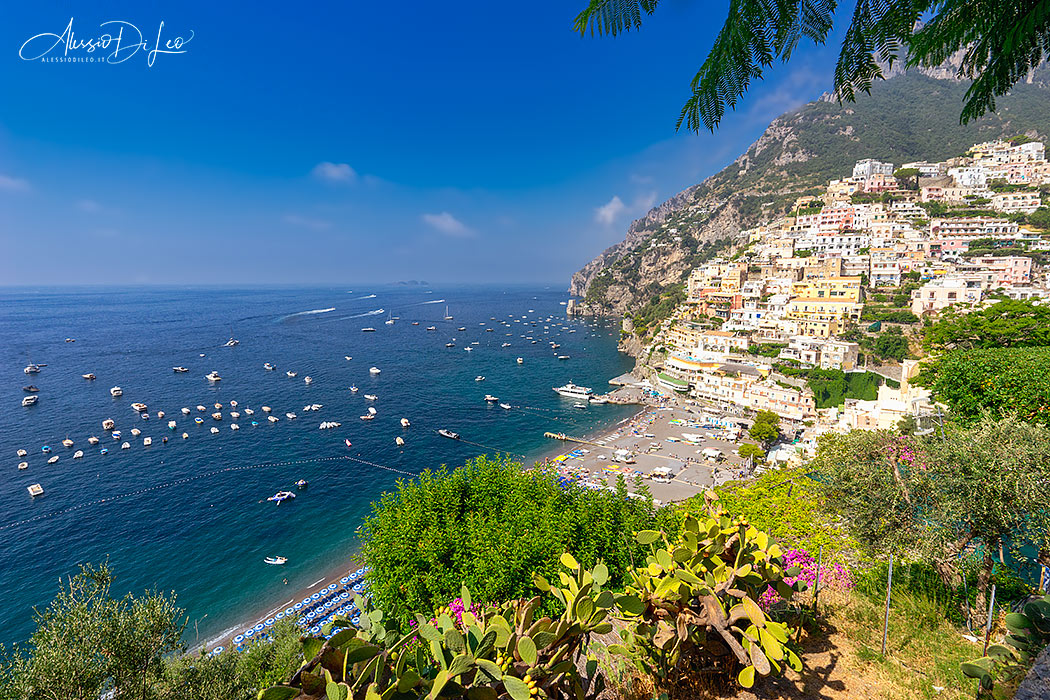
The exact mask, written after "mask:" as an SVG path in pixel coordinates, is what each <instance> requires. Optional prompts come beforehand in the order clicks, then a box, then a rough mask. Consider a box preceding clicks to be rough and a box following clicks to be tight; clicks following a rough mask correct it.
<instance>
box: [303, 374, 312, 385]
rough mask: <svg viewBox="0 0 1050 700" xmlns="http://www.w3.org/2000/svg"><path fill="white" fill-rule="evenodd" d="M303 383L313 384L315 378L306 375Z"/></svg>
mask: <svg viewBox="0 0 1050 700" xmlns="http://www.w3.org/2000/svg"><path fill="white" fill-rule="evenodd" d="M303 381H304V382H306V383H307V384H313V383H314V378H313V377H311V376H310V375H306V376H305V377H303Z"/></svg>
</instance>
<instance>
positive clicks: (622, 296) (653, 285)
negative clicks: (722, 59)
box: [569, 69, 1050, 314]
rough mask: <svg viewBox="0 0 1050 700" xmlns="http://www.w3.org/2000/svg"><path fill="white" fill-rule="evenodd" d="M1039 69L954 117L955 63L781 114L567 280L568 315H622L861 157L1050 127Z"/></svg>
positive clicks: (952, 148) (934, 156) (940, 156)
mask: <svg viewBox="0 0 1050 700" xmlns="http://www.w3.org/2000/svg"><path fill="white" fill-rule="evenodd" d="M1047 73H1050V71H1046V70H1045V69H1041V72H1040V73H1039V74H1035V75H1033V76H1029V78H1028V79H1027V80H1025V81H1023V82H1022V83H1021V84H1019V85H1017V86H1016V87H1015V88H1014V90H1013V91H1012V92H1011V94H1010V95H1008V96H1006V97H1004V98H1002V99H1000V100H999V102H998V105H997V107H998V110H997V112H996V113H995V114H992V115H988V116H985V117H983V118H982V119H980V120H978V121H977V122H974V123H971V124H968V125H965V126H964V125H961V124H960V123H959V112H960V111H961V109H962V104H963V95H964V93H965V92H966V85H965V84H963V83H960V82H958V81H955V80H950V79H947V78H949V77H950V76H951V71H940V72H938V71H936V70H934V71H927V72H926V73H918V72H908V73H903V74H891V77H890V78H889V79H887V80H885V81H881V82H879V83H877V84H876V85H875V86H874V88H873V89H872V94H871V95H862V96H860V97H859V98H858V100H857V102H856V103H847V104H843V105H840V104H839V103H838V102H836V101H835V100H834V99H832V98H831V97H830V96H828V95H825V96H824V97H822V98H821V99H819V100H817V101H815V102H811V103H809V104H807V105H805V106H803V107H801V108H799V109H797V110H795V111H793V112H789V113H787V114H784V115H782V116H780V117H778V118H777V119H775V120H773V123H771V124H770V125H769V127H768V128H767V129H766V131H765V133H763V134H762V136H761V137H760V138H759V139H758V140H757V141H755V143H753V144H751V146H750V147H749V148H748V149H747V151H745V152H744V153H743V154H742V155H741V156H740V157H739V158H737V159H736V161H734V162H733V163H732V164H731V165H729V166H728V167H726V168H725V169H724V170H722V171H721V172H719V173H717V174H716V175H712V176H711V177H709V178H707V179H706V180H704V181H703V182H701V183H700V184H698V185H693V186H691V187H688V188H687V189H684V190H682V191H681V192H679V193H678V194H676V195H675V196H673V197H671V198H670V199H668V200H667V201H665V202H663V203H662V204H660V205H659V206H657V207H655V208H653V209H652V210H650V211H649V212H648V213H647V214H646V215H645V216H644V217H642V218H640V219H637V220H636V221H634V222H633V223H631V225H630V227H629V228H628V230H627V236H626V237H625V238H624V240H623V241H622V242H620V243H617V244H616V245H614V246H612V247H610V248H608V249H606V250H605V251H604V252H602V254H601V255H599V256H598V257H596V258H595V259H594V260H592V261H591V262H589V263H588V264H587V265H585V266H584V267H583V269H581V270H580V271H579V272H577V273H576V274H574V275H573V276H572V280H571V282H570V285H569V291H570V293H572V294H573V295H576V296H579V297H582V300H581V302H580V303H577V304H576V305H574V307H573V310H574V312H575V313H581V314H589V313H594V314H622V313H624V312H627V311H631V310H635V309H637V308H638V307H639V306H641V305H643V304H645V303H646V302H649V301H650V300H651V299H652V298H653V297H654V296H655V295H658V294H659V293H660V291H661V290H662V289H664V288H665V287H667V285H669V284H673V283H676V282H680V281H682V280H683V279H684V278H685V277H686V276H688V274H689V270H690V269H692V268H693V267H695V266H696V265H698V264H700V263H701V262H703V261H704V260H706V259H708V258H709V257H712V256H713V255H715V254H719V253H722V252H724V251H725V250H726V249H727V247H728V246H731V245H733V244H736V243H738V242H739V240H740V239H739V234H740V232H741V231H742V230H746V229H748V228H750V227H753V226H755V225H758V224H760V223H762V222H764V221H768V220H770V219H773V218H775V217H776V216H779V215H781V214H783V213H785V212H786V211H788V209H789V208H790V207H791V204H792V202H793V201H794V200H795V198H796V197H797V196H799V195H800V194H816V193H819V192H821V191H823V188H824V186H825V185H826V183H827V181H828V180H830V179H834V178H840V177H846V176H849V175H850V174H851V172H852V169H853V164H854V163H855V162H856V161H858V160H860V159H862V158H877V159H879V160H883V161H891V162H893V163H895V164H898V165H899V164H901V163H904V162H908V161H915V160H929V161H939V160H944V159H946V158H949V157H951V156H955V155H960V154H962V153H964V152H965V151H966V150H967V149H968V148H969V147H970V146H971V145H973V144H974V143H976V142H979V141H986V140H989V139H993V138H999V137H1010V136H1015V135H1018V134H1027V135H1029V136H1033V137H1037V138H1045V137H1046V136H1047V135H1048V134H1050V87H1048V85H1050V79H1048V76H1047Z"/></svg>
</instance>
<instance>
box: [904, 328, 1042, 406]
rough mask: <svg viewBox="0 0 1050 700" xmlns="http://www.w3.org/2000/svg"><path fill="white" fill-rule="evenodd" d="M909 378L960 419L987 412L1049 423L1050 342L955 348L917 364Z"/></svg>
mask: <svg viewBox="0 0 1050 700" xmlns="http://www.w3.org/2000/svg"><path fill="white" fill-rule="evenodd" d="M915 383H917V384H920V385H921V386H926V387H927V388H929V389H931V390H932V391H933V395H934V398H936V399H937V400H938V401H941V402H943V403H945V404H947V405H948V407H949V408H950V409H951V413H952V416H953V417H956V418H958V419H960V420H962V421H974V420H977V419H979V418H981V416H982V415H983V414H984V413H986V412H989V411H991V412H992V413H994V414H997V415H1001V414H1011V415H1016V416H1017V417H1018V418H1020V419H1021V420H1024V421H1028V422H1031V423H1040V424H1043V425H1048V424H1050V347H1041V348H1009V347H1005V348H994V349H989V350H955V351H953V352H949V353H947V354H945V355H944V356H942V357H940V358H939V359H938V360H937V361H935V362H933V363H931V364H929V365H927V366H925V367H923V370H922V372H921V373H920V374H919V376H918V377H916V379H915Z"/></svg>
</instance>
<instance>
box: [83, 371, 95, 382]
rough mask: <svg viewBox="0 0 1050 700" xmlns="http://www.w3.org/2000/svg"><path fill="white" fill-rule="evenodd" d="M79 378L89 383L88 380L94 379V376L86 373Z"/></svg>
mask: <svg viewBox="0 0 1050 700" xmlns="http://www.w3.org/2000/svg"><path fill="white" fill-rule="evenodd" d="M80 376H81V377H83V378H84V379H87V380H88V381H90V380H92V379H94V378H95V375H94V374H92V373H91V372H88V373H87V374H82V375H80Z"/></svg>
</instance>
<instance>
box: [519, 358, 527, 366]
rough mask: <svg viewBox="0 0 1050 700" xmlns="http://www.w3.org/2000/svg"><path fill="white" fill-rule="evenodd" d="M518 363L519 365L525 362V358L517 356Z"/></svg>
mask: <svg viewBox="0 0 1050 700" xmlns="http://www.w3.org/2000/svg"><path fill="white" fill-rule="evenodd" d="M518 364H519V365H523V364H525V360H524V359H522V358H520V357H519V358H518Z"/></svg>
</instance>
